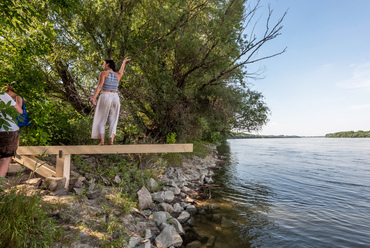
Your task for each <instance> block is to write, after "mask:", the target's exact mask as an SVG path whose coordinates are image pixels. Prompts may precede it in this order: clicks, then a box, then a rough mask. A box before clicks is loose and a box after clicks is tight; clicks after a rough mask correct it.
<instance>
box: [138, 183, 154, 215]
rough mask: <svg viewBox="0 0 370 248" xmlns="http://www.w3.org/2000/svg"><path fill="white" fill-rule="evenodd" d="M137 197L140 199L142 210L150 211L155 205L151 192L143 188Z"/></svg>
mask: <svg viewBox="0 0 370 248" xmlns="http://www.w3.org/2000/svg"><path fill="white" fill-rule="evenodd" d="M137 196H138V199H139V207H140V209H141V210H144V209H148V208H150V207H151V206H152V204H153V199H152V196H151V195H150V192H149V191H148V190H147V188H145V186H143V187H142V188H141V189H140V190H139V191H138V192H137Z"/></svg>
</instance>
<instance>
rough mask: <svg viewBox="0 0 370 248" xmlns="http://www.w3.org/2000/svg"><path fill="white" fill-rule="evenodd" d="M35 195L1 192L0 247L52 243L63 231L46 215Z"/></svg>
mask: <svg viewBox="0 0 370 248" xmlns="http://www.w3.org/2000/svg"><path fill="white" fill-rule="evenodd" d="M42 206H43V204H42V201H41V199H40V197H39V196H38V195H30V196H28V195H26V192H24V191H22V190H17V189H15V188H12V189H10V191H9V192H4V191H3V192H0V223H1V230H0V236H1V239H0V247H51V246H52V244H53V242H55V241H56V240H59V239H61V238H62V235H63V232H62V230H61V229H59V228H57V227H56V223H55V221H54V220H52V219H51V218H49V217H48V216H47V214H46V212H45V210H44V209H42Z"/></svg>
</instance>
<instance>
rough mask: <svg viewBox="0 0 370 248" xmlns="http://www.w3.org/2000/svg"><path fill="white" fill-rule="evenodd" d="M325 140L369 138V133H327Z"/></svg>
mask: <svg viewBox="0 0 370 248" xmlns="http://www.w3.org/2000/svg"><path fill="white" fill-rule="evenodd" d="M325 137H326V138H370V131H362V130H359V131H356V132H355V131H343V132H336V133H328V134H326V135H325Z"/></svg>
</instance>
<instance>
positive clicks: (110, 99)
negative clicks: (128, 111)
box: [91, 92, 121, 139]
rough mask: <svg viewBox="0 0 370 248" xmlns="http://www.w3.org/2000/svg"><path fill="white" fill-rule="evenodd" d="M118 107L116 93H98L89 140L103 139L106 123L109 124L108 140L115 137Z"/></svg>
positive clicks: (118, 102)
mask: <svg viewBox="0 0 370 248" xmlns="http://www.w3.org/2000/svg"><path fill="white" fill-rule="evenodd" d="M120 106H121V104H120V101H119V96H118V93H114V92H101V93H100V96H99V99H98V103H97V106H96V109H95V115H94V121H93V126H92V133H91V138H93V139H104V138H105V125H106V124H107V121H108V122H109V138H111V137H112V136H113V135H116V131H117V123H118V117H119V110H120Z"/></svg>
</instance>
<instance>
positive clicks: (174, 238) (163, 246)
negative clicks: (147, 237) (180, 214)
mask: <svg viewBox="0 0 370 248" xmlns="http://www.w3.org/2000/svg"><path fill="white" fill-rule="evenodd" d="M155 244H156V245H157V247H158V248H168V247H170V246H174V247H180V246H181V245H182V238H181V236H180V235H179V234H178V233H177V232H176V229H175V227H173V226H171V225H170V226H167V227H166V228H165V229H163V231H162V232H161V233H160V234H159V235H158V236H157V237H156V239H155Z"/></svg>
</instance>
